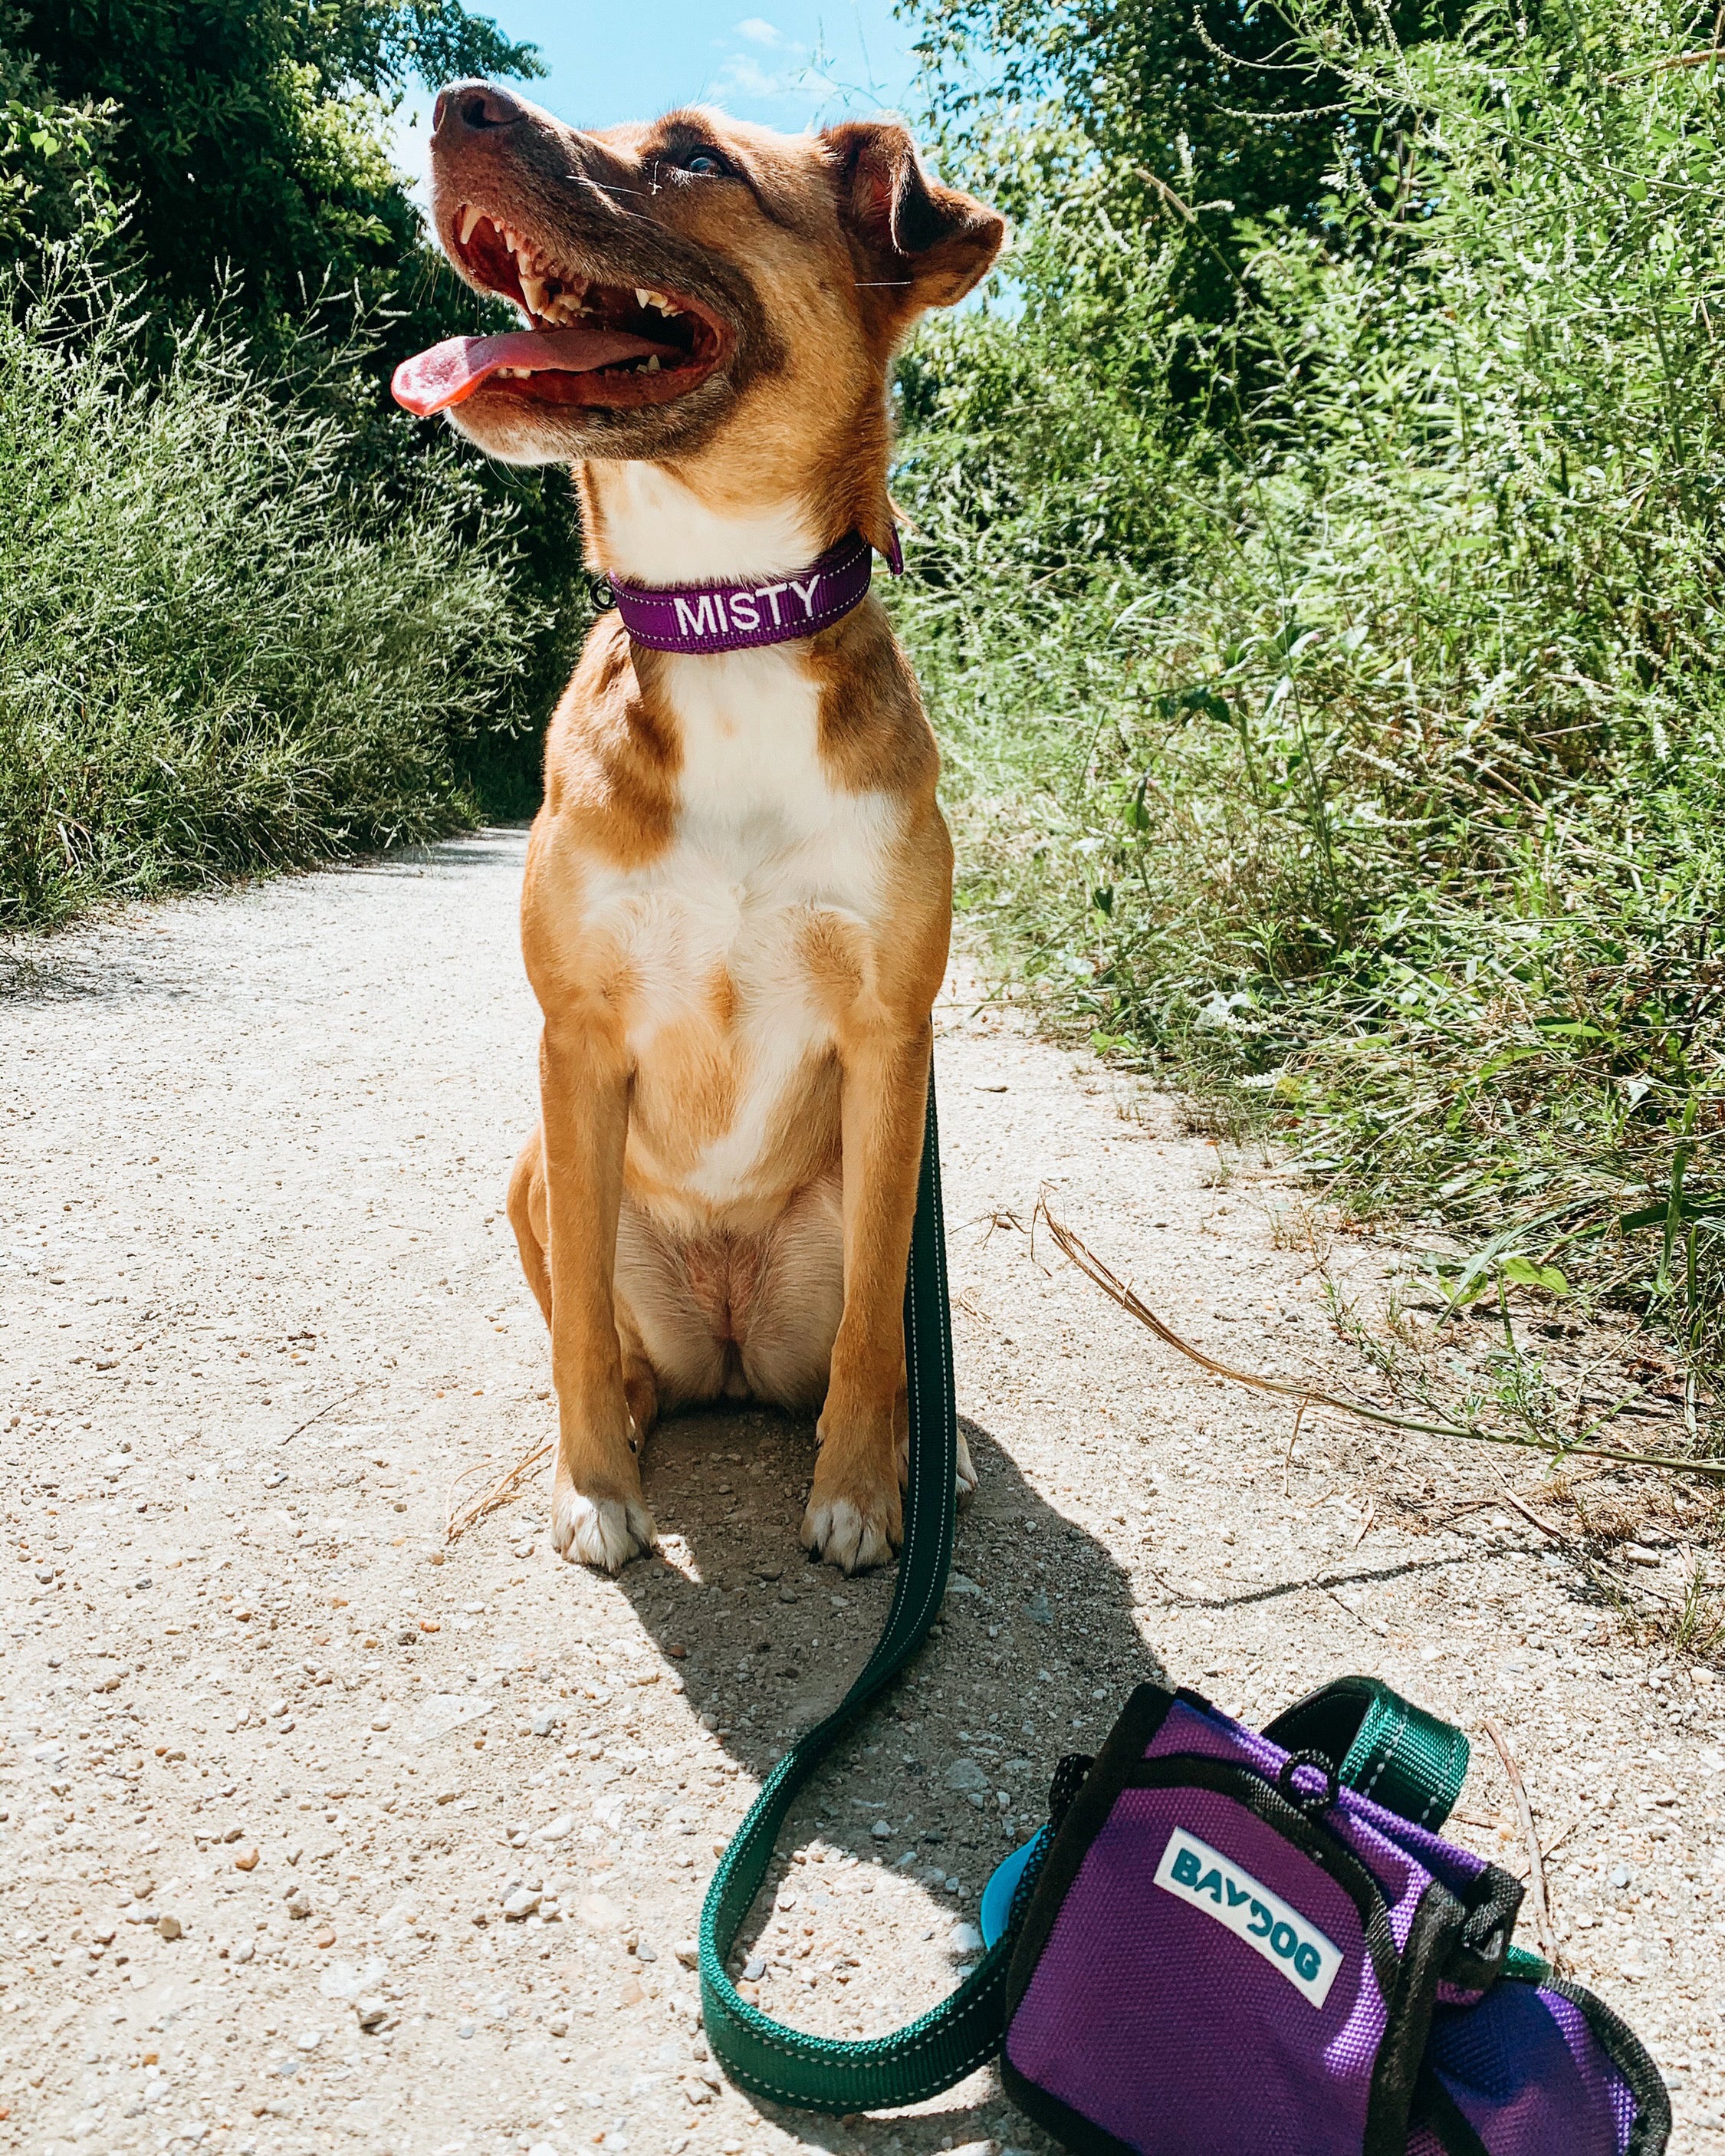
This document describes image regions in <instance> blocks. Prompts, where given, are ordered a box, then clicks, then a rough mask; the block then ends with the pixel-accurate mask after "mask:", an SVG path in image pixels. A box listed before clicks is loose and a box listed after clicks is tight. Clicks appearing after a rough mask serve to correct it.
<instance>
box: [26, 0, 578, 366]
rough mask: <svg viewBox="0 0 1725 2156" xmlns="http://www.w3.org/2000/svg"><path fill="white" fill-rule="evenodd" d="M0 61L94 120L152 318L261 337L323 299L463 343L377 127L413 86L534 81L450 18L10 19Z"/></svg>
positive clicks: (123, 10)
mask: <svg viewBox="0 0 1725 2156" xmlns="http://www.w3.org/2000/svg"><path fill="white" fill-rule="evenodd" d="M0 50H8V51H9V52H10V54H12V56H13V57H12V59H11V60H10V63H9V64H10V65H11V67H12V68H13V69H15V70H18V71H21V72H22V71H24V70H28V80H29V81H30V82H31V83H33V84H34V85H37V96H38V98H44V97H45V98H48V99H52V100H56V101H57V103H58V106H59V110H62V111H64V112H74V111H75V112H81V113H85V114H100V115H105V119H104V124H103V131H102V134H101V136H100V142H99V144H98V145H97V146H96V147H95V152H94V154H95V158H96V161H97V162H99V164H100V173H101V179H102V184H103V186H104V187H105V190H106V191H107V193H108V194H109V195H110V197H111V198H113V199H114V200H115V201H117V202H121V203H126V204H127V205H129V218H128V223H127V228H126V239H127V242H128V245H129V249H130V254H129V262H130V266H131V269H132V270H133V272H134V274H135V275H137V276H138V277H139V278H140V279H141V281H142V282H143V283H144V284H145V285H146V286H147V288H148V289H149V290H150V293H151V298H152V300H153V302H154V304H155V305H157V307H158V308H159V309H164V310H166V311H167V312H169V313H170V314H177V315H179V316H181V317H183V316H184V315H185V314H186V313H187V312H188V311H195V310H197V309H198V308H200V307H202V306H203V305H206V304H208V301H209V300H210V298H211V297H212V295H213V294H214V293H215V292H216V291H217V290H220V291H221V293H222V295H223V301H224V304H225V305H227V307H228V309H229V310H230V311H232V312H234V313H235V314H237V315H243V316H244V317H245V318H246V319H247V320H248V321H249V324H250V326H251V327H252V331H253V334H254V337H255V336H258V334H259V332H267V331H269V330H270V327H271V326H273V325H276V324H283V325H286V324H289V323H291V322H292V321H296V320H297V319H298V317H299V316H300V314H301V312H302V311H303V309H304V305H305V295H307V294H308V293H310V294H314V295H315V294H320V293H326V292H329V291H332V290H336V291H344V292H346V293H347V294H348V295H350V296H351V298H352V300H353V301H354V302H355V303H356V305H357V312H358V315H359V316H360V317H361V318H362V319H370V318H372V317H374V316H375V315H376V312H377V309H378V308H379V306H380V305H382V303H383V301H384V300H386V299H388V300H393V301H394V303H395V304H396V305H397V306H398V308H399V307H400V306H401V305H406V306H407V307H408V311H409V312H410V313H412V314H413V316H415V317H416V321H415V322H414V324H413V326H411V327H410V330H409V331H408V334H411V335H413V336H419V337H421V341H424V336H425V335H427V334H429V336H436V335H439V334H443V333H445V332H446V331H447V330H448V329H449V328H452V327H454V326H456V320H455V316H453V315H451V313H450V310H451V309H452V308H454V309H456V310H458V311H463V312H462V314H461V323H462V326H465V316H466V313H470V311H471V310H470V305H469V303H468V302H467V301H466V300H465V295H462V294H461V293H460V290H459V287H458V286H456V285H455V284H454V280H453V279H452V278H450V277H449V275H448V274H447V273H446V272H443V271H440V270H439V269H437V268H436V266H435V263H434V257H432V256H431V255H430V254H429V253H428V252H427V251H426V250H425V249H424V248H423V247H422V245H421V242H420V232H419V221H418V213H417V212H416V211H415V209H414V207H413V203H412V202H411V200H410V199H409V198H408V194H407V193H406V190H405V188H404V187H403V185H402V183H401V181H400V179H399V178H398V176H397V174H396V173H395V172H394V171H393V168H392V167H391V165H390V162H389V158H388V149H387V144H386V141H385V137H384V133H383V129H382V121H383V119H384V118H385V116H386V115H388V112H389V111H391V110H393V108H394V107H395V105H397V104H398V101H399V100H400V98H401V95H402V94H403V89H404V86H405V85H406V84H407V83H408V80H410V79H411V78H413V77H416V76H417V77H418V79H419V80H424V81H428V82H432V83H436V82H440V81H443V80H445V79H447V78H448V77H449V76H452V75H460V74H480V73H502V74H536V73H537V72H538V71H539V69H538V63H537V61H536V59H535V57H534V55H533V52H532V49H531V47H528V46H522V45H517V44H512V43H511V41H510V40H509V39H507V38H505V37H504V36H503V35H502V33H501V32H500V31H499V30H498V29H497V28H496V26H495V23H490V22H488V21H486V20H485V19H483V18H480V17H477V16H474V15H470V14H469V13H466V11H465V9H464V8H461V7H460V6H459V4H458V0H335V4H332V5H328V6H321V7H316V8H308V7H305V6H302V5H299V4H295V0H11V6H10V8H9V10H8V13H6V14H5V15H3V16H0ZM22 101H23V102H31V101H33V100H28V99H27V100H22ZM6 162H7V161H5V160H4V159H0V172H4V171H5V169H6ZM61 224H62V229H61V230H60V231H59V232H58V233H54V232H49V234H47V235H46V236H49V237H64V236H66V232H67V229H69V228H67V227H66V226H65V221H64V218H62V219H61ZM283 334H284V335H285V337H286V340H287V341H288V342H291V341H292V331H291V329H290V328H284V330H283Z"/></svg>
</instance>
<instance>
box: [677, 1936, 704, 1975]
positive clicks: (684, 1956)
mask: <svg viewBox="0 0 1725 2156" xmlns="http://www.w3.org/2000/svg"><path fill="white" fill-rule="evenodd" d="M672 1952H673V1953H675V1955H676V1957H677V1959H678V1960H679V1961H680V1962H681V1963H682V1964H683V1966H684V1968H685V1969H693V1968H694V1966H695V1964H696V1963H697V1962H698V1961H699V1960H700V1959H701V1948H700V1945H699V1943H698V1942H696V1940H694V1939H679V1940H678V1942H677V1943H676V1945H675V1948H673V1949H672Z"/></svg>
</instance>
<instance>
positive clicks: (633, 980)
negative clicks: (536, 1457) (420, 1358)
mask: <svg viewBox="0 0 1725 2156" xmlns="http://www.w3.org/2000/svg"><path fill="white" fill-rule="evenodd" d="M432 193H433V203H434V216H435V220H436V227H437V233H438V236H439V239H440V240H441V241H442V243H443V245H444V248H445V249H446V250H447V251H448V254H449V257H450V259H451V260H452V261H453V262H454V264H455V265H456V267H457V268H458V269H459V271H460V272H461V274H462V275H463V276H464V277H465V279H466V280H467V281H468V282H469V283H470V285H474V286H475V287H476V288H478V289H479V290H481V291H485V292H490V293H501V294H502V295H505V296H506V297H507V298H508V299H510V300H514V301H515V302H516V305H518V306H519V307H520V308H521V310H522V311H523V312H524V313H525V314H526V316H527V317H528V318H529V321H530V323H531V327H530V328H528V329H526V330H523V331H513V332H510V333H508V334H505V335H501V336H489V337H470V338H455V339H452V340H450V341H449V342H448V343H446V344H443V345H439V346H437V347H436V348H435V349H434V351H432V352H424V353H421V354H420V355H419V356H418V358H416V359H413V360H409V361H408V362H406V363H405V364H404V365H403V367H402V368H401V369H400V370H399V371H398V374H397V377H396V385H395V386H396V393H397V395H398V398H400V400H401V401H402V403H404V404H405V405H407V406H408V408H409V409H410V410H413V411H417V412H420V413H427V412H433V411H440V410H445V409H446V410H447V411H448V412H449V417H450V418H451V420H452V421H453V423H454V425H455V426H456V427H457V428H458V429H459V430H460V431H461V432H462V433H463V434H466V435H468V436H469V437H470V439H472V440H473V441H475V442H476V443H477V444H479V445H480V448H482V449H486V450H488V451H489V452H490V454H492V455H494V456H496V457H500V458H503V459H507V460H508V461H510V462H512V463H517V464H536V463H546V462H550V461H552V460H557V461H560V462H567V463H569V464H571V465H572V466H573V470H574V475H575V480H576V484H577V485H578V490H579V493H580V499H581V506H582V512H583V519H584V523H585V530H586V542H587V559H588V565H589V567H592V568H593V569H596V570H599V571H602V572H604V574H605V575H606V576H608V577H609V578H610V579H611V580H612V583H613V585H614V588H615V590H616V593H617V595H618V608H617V609H616V610H614V611H607V612H605V613H603V614H602V615H601V616H600V618H599V620H598V624H597V625H596V626H595V628H594V629H593V634H592V635H591V637H590V638H589V639H588V644H587V648H586V649H585V651H584V652H583V655H582V659H581V663H580V665H579V666H578V669H577V670H576V673H575V676H574V679H573V680H572V681H571V682H570V684H569V686H568V689H567V691H566V693H565V695H564V696H563V699H562V702H561V704H560V705H559V706H558V708H557V713H556V716H555V717H554V718H553V720H552V726H551V731H550V735H549V738H548V741H547V749H546V772H545V778H546V791H545V805H544V807H543V808H542V810H541V812H540V814H539V817H538V819H537V821H536V823H535V824H534V826H533V833H532V838H531V843H530V844H529V848H528V854H527V867H526V885H525V890H524V892H523V896H522V907H521V926H522V942H523V947H524V951H525V954H526V967H527V973H528V976H529V978H530V979H531V983H532V986H533V990H534V993H535V994H536V996H537V998H538V1000H539V1004H540V1008H541V1009H542V1013H543V1016H544V1032H543V1036H542V1045H541V1050H540V1123H539V1127H538V1128H537V1129H536V1131H535V1132H534V1133H533V1135H532V1137H531V1138H529V1140H528V1141H527V1143H526V1147H525V1149H524V1150H523V1152H522V1153H521V1158H520V1160H519V1162H518V1163H517V1164H516V1172H515V1175H514V1178H513V1181H512V1183H511V1188H510V1199H509V1210H510V1218H511V1221H512V1222H513V1223H514V1226H515V1231H516V1235H517V1237H518V1238H519V1240H520V1243H521V1259H522V1263H523V1264H524V1265H525V1266H526V1273H527V1278H528V1280H529V1281H530V1282H531V1285H532V1288H533V1291H534V1293H535V1294H536V1296H537V1297H538V1299H539V1302H540V1306H541V1307H542V1309H543V1311H544V1312H545V1316H546V1319H547V1323H548V1325H549V1326H550V1328H551V1346H552V1376H553V1378H554V1381H555V1383H556V1387H557V1414H558V1425H559V1436H558V1444H557V1471H556V1482H555V1487H554V1491H553V1499H552V1536H553V1539H554V1541H555V1543H556V1544H557V1548H558V1549H559V1550H561V1551H562V1552H563V1553H565V1554H567V1555H570V1556H574V1557H579V1558H584V1559H585V1560H586V1561H587V1562H588V1563H593V1564H598V1565H603V1566H605V1567H607V1568H609V1569H612V1570H615V1569H616V1568H618V1567H619V1566H621V1565H622V1564H624V1563H626V1562H627V1560H628V1559H629V1558H630V1557H632V1556H634V1554H635V1553H637V1552H638V1551H640V1550H644V1549H646V1548H650V1547H651V1545H652V1543H653V1541H654V1527H653V1522H652V1520H651V1518H650V1517H649V1514H648V1512H647V1507H646V1506H645V1504H644V1501H643V1500H642V1496H641V1479H640V1463H639V1449H640V1446H641V1444H642V1442H643V1440H644V1438H645V1436H646V1435H647V1432H648V1430H649V1428H650V1426H651V1424H652V1421H653V1418H654V1415H655V1413H656V1411H657V1410H658V1409H659V1408H660V1406H661V1405H663V1406H667V1407H669V1406H675V1405H680V1404H685V1403H689V1402H696V1401H702V1400H711V1399H721V1398H722V1399H757V1400H763V1401H770V1402H774V1403H777V1404H781V1405H783V1406H786V1407H813V1406H816V1405H819V1408H820V1418H819V1438H820V1450H819V1460H818V1462H817V1465H816V1470H815V1475H814V1490H813V1493H812V1495H811V1496H810V1498H809V1509H808V1512H807V1515H806V1517H805V1518H804V1520H803V1541H804V1542H805V1543H807V1544H808V1545H809V1548H811V1549H812V1550H814V1552H816V1553H819V1554H820V1555H822V1556H824V1557H827V1558H831V1559H833V1560H834V1562H835V1563H838V1564H840V1565H842V1566H844V1567H845V1569H846V1570H847V1571H848V1570H850V1569H852V1568H855V1567H858V1566H862V1565H871V1564H878V1563H881V1562H882V1561H884V1560H885V1559H886V1558H887V1557H888V1556H889V1555H890V1553H891V1549H892V1548H893V1546H894V1545H895V1544H896V1543H897V1542H898V1540H899V1537H900V1522H901V1503H900V1474H901V1450H902V1443H903V1437H904V1429H905V1410H904V1382H905V1375H904V1335H903V1324H902V1298H903V1293H904V1280H905V1266H906V1256H907V1253H908V1250H909V1244H910V1235H911V1218H912V1214H913V1213H914V1210H915V1203H916V1170H917V1163H918V1158H919V1156H920V1152H921V1147H922V1123H923V1114H924V1108H925V1101H926V1092H927V1079H928V1067H929V1049H930V1039H931V1020H930V1013H931V1010H932V1006H933V1002H934V998H935V995H936V993H937V989H938V988H939V985H940V982H941V978H942V973H943V972H944V970H945V967H946V961H947V938H948V934H949V931H950V927H951V900H952V849H951V846H950V844H949V842H948V839H947V830H946V826H945V824H944V823H943V822H942V818H941V814H940V810H939V808H937V805H936V802H935V779H936V773H937V757H936V752H935V747H934V742H933V738H932V735H931V733H930V731H929V727H928V723H927V719H926V718H925V717H924V716H923V711H922V703H921V701H920V700H919V697H918V696H917V692H916V683H915V682H914V680H912V678H911V673H910V670H909V668H908V667H907V665H906V662H905V660H904V657H903V654H901V651H900V649H899V647H898V645H897V644H896V642H895V640H894V638H893V635H892V633H891V629H890V628H889V627H888V625H887V621H886V614H885V613H884V612H883V611H882V609H881V608H880V605H879V603H877V602H875V600H873V599H870V598H868V597H867V595H866V593H867V585H868V577H869V571H870V562H871V559H872V554H871V550H874V551H875V552H880V553H881V554H883V555H886V556H887V557H889V558H891V559H892V560H893V561H894V562H895V563H896V557H897V541H896V535H895V533H894V531H893V526H892V516H891V508H890V506H889V503H888V500H887V491H886V471H887V454H888V421H887V385H888V375H889V369H890V366H891V357H892V353H893V350H894V347H895V346H896V344H897V343H898V341H900V339H901V337H902V336H903V335H904V334H905V332H906V330H907V329H908V328H909V327H910V326H911V324H912V323H913V322H914V321H916V318H917V316H919V315H920V314H921V313H922V311H923V310H924V309H925V308H927V307H930V306H950V305H952V303H953V302H954V301H955V300H960V299H962V298H963V295H965V294H966V293H967V292H968V291H969V290H971V288H972V286H973V285H975V284H976V283H977V281H978V279H979V278H981V277H982V276H983V274H984V273H985V272H986V271H987V269H988V266H989V264H991V263H992V262H993V259H994V257H995V254H996V253H997V252H998V250H999V246H1000V243H1001V239H1002V236H1003V227H1002V223H1001V220H1000V219H999V217H997V216H996V215H995V214H994V213H993V211H991V210H988V209H987V208H983V205H982V204H981V203H977V202H974V201H973V200H972V199H971V198H969V197H968V195H963V194H960V193H956V192H954V191H953V190H952V189H951V188H947V187H940V186H937V185H936V184H934V183H933V182H931V181H930V180H929V178H928V177H927V175H926V174H925V173H924V172H923V171H922V167H921V166H920V165H919V163H918V162H917V157H916V149H915V146H914V145H913V144H912V142H911V139H910V137H909V136H907V135H906V133H905V132H904V131H903V130H902V129H901V127H899V126H896V125H894V124H891V123H889V122H876V121H870V122H860V123H854V124H848V125H845V126H838V127H834V128H832V129H830V130H829V131H827V132H825V133H824V134H819V135H811V136H782V135H778V134H773V133H772V132H769V131H767V130H765V129H763V128H758V127H751V126H741V125H738V124H737V123H736V122H733V121H728V120H726V119H724V118H722V117H721V116H719V115H716V114H714V113H711V112H707V111H705V110H690V111H683V112H676V113H673V114H672V115H670V117H669V118H667V119H665V120H662V121H659V122H658V123H657V124H656V125H655V126H629V127H619V128H614V129H611V130H608V131H606V132H603V133H601V134H583V133H580V132H578V131H575V130H573V129H572V128H569V127H567V126H564V125H563V124H562V122H561V121H557V120H555V119H553V118H552V116H551V115H549V114H548V113H546V112H543V111H541V110H539V109H538V108H537V107H536V106H534V105H528V104H526V103H525V102H523V101H522V100H520V99H518V98H516V97H515V96H513V95H511V94H510V93H509V92H507V91H506V90H500V89H498V88H496V87H495V85H490V84H488V83H481V82H470V83H460V84H457V85H454V87H452V88H450V89H448V90H444V92H443V94H442V95H441V96H440V97H439V100H438V104H437V113H436V120H435V123H434V136H433V141H432ZM960 1466H961V1473H962V1475H963V1478H964V1481H965V1483H966V1485H967V1486H968V1484H969V1482H970V1481H971V1479H972V1478H971V1471H970V1465H969V1461H968V1459H965V1458H963V1457H961V1462H960Z"/></svg>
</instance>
